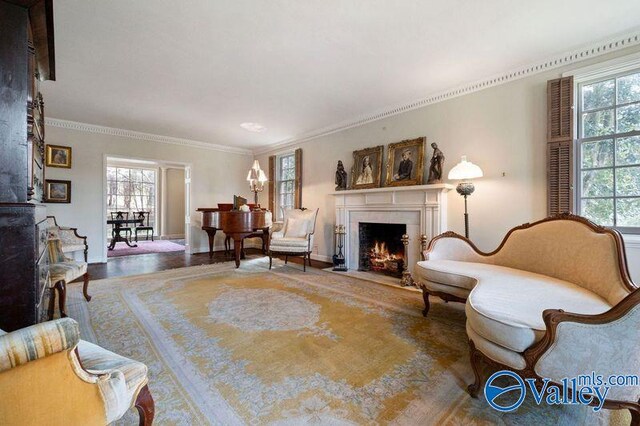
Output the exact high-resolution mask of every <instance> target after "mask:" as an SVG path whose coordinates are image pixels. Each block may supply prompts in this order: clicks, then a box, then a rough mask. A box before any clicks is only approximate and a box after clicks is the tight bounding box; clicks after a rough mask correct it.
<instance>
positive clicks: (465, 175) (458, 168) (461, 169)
mask: <svg viewBox="0 0 640 426" xmlns="http://www.w3.org/2000/svg"><path fill="white" fill-rule="evenodd" d="M482 176H483V173H482V169H481V168H480V167H478V166H477V165H475V164H473V163H472V162H470V161H467V156H466V155H463V156H462V159H461V161H460V162H459V163H458V164H456V165H455V166H454V168H453V169H451V171H449V179H451V180H467V179H475V178H479V177H482Z"/></svg>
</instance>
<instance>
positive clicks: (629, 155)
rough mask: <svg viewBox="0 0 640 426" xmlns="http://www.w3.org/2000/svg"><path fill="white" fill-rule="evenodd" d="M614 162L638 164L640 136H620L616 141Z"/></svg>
mask: <svg viewBox="0 0 640 426" xmlns="http://www.w3.org/2000/svg"><path fill="white" fill-rule="evenodd" d="M616 164H617V165H618V166H624V165H627V164H640V136H633V137H630V138H620V139H618V140H617V141H616Z"/></svg>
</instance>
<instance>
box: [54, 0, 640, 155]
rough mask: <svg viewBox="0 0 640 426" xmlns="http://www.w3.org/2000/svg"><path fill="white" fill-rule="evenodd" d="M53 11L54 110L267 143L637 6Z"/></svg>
mask: <svg viewBox="0 0 640 426" xmlns="http://www.w3.org/2000/svg"><path fill="white" fill-rule="evenodd" d="M54 15H55V16H54V18H55V37H56V74H57V81H56V82H45V83H42V91H43V93H44V95H45V101H46V108H47V116H49V117H53V118H58V119H64V120H72V121H78V122H83V123H90V124H95V125H101V126H108V127H116V128H122V129H128V130H134V131H140V132H147V133H153V134H158V135H165V136H171V137H177V138H186V139H192V140H196V141H203V142H208V143H214V144H220V145H226V146H233V147H242V148H260V147H264V146H266V145H269V144H275V143H277V142H281V141H283V140H287V139H291V138H295V137H296V136H297V135H301V134H304V133H308V132H311V131H313V130H316V129H319V128H323V127H326V126H329V125H332V124H335V123H339V122H343V121H345V120H348V119H352V118H354V117H358V116H362V115H363V114H366V113H369V112H372V111H377V110H380V109H382V108H384V107H387V106H390V105H396V104H400V103H403V102H408V101H412V100H415V99H420V98H423V97H426V96H428V95H430V94H432V93H436V92H440V91H443V90H446V89H450V88H452V87H456V86H459V85H461V84H464V83H467V82H471V81H476V80H478V79H480V78H483V77H488V76H491V75H494V74H497V73H499V72H503V71H506V70H510V69H512V68H514V67H517V66H522V65H528V64H530V63H532V62H534V61H538V60H542V59H546V58H548V57H550V56H553V55H557V54H561V53H564V52H567V51H570V50H573V49H576V48H579V47H582V46H585V45H589V44H591V43H595V42H597V41H600V40H603V39H607V38H609V37H611V36H613V35H617V34H623V33H627V32H629V31H631V30H635V29H637V28H638V25H640V24H639V21H638V16H640V1H637V0H616V1H603V0H536V1H531V0H484V1H477V0H475V1H474V0H466V1H465V0H395V1H390V0H388V1H383V0H270V1H260V0H215V1H213V0H190V1H176V0H135V1H132V0H110V1H104V0H55V1H54ZM242 122H257V123H260V124H263V125H264V126H266V127H267V128H268V130H267V131H266V132H264V133H256V134H253V133H249V132H247V131H246V130H243V129H242V128H240V126H239V125H240V123H242Z"/></svg>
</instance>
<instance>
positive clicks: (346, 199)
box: [331, 184, 454, 284]
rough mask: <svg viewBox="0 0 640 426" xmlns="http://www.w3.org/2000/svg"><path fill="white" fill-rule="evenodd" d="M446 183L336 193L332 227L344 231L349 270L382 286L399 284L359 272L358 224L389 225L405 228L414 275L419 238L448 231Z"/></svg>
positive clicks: (369, 273)
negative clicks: (334, 218)
mask: <svg viewBox="0 0 640 426" xmlns="http://www.w3.org/2000/svg"><path fill="white" fill-rule="evenodd" d="M453 188H454V186H453V185H449V184H437V185H417V186H401V187H389V188H373V189H360V190H346V191H336V192H333V193H331V195H332V196H333V197H334V199H335V209H336V222H335V225H344V227H345V231H346V238H345V247H344V253H345V257H346V265H347V267H348V268H349V271H351V273H353V274H354V275H356V276H359V277H361V278H365V279H370V280H372V281H377V282H383V283H398V284H399V279H397V278H392V279H391V281H390V277H384V276H382V275H381V274H378V273H375V272H362V271H358V266H359V265H358V263H359V259H360V252H359V251H360V236H359V227H360V223H389V224H402V225H405V226H406V233H407V235H408V236H409V245H408V247H407V253H405V258H406V261H407V265H408V267H409V271H410V272H411V273H412V274H413V269H414V266H415V264H416V263H417V262H418V261H419V260H420V237H421V236H422V235H426V236H427V238H428V239H431V238H433V237H434V236H436V235H438V234H441V233H442V232H444V231H446V230H447V192H449V191H450V190H452V189H453Z"/></svg>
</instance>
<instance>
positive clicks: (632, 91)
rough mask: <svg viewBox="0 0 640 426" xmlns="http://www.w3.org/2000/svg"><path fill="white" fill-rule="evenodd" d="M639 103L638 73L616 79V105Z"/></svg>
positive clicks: (639, 78)
mask: <svg viewBox="0 0 640 426" xmlns="http://www.w3.org/2000/svg"><path fill="white" fill-rule="evenodd" d="M636 101H640V73H637V74H631V75H628V76H626V77H620V78H619V79H618V103H619V104H626V103H629V102H636Z"/></svg>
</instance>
